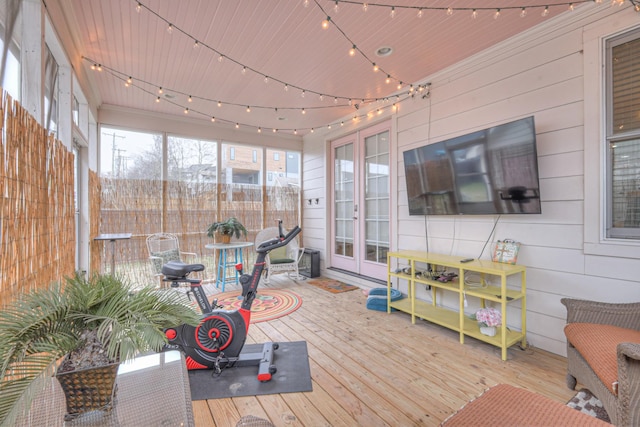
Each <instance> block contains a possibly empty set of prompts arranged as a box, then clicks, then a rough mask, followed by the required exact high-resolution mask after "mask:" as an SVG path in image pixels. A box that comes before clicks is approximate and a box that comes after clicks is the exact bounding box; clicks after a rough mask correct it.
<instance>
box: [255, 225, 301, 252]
mask: <svg viewBox="0 0 640 427" xmlns="http://www.w3.org/2000/svg"><path fill="white" fill-rule="evenodd" d="M301 231H302V229H301V228H300V227H299V226H297V225H296V226H295V227H293V229H291V231H289V232H288V233H287V234H286V235H285V234H284V229H283V228H282V221H278V233H279V236H278V237H276V238H273V239H270V240H265V241H264V242H262V243H260V244H259V245H258V247H257V248H256V252H258V253H266V252H270V251H272V250H274V249H277V248H281V247H282V246H286V245H287V244H289V242H290V241H291V240H293V238H294V237H296V236H297V235H298V234H299V233H300V232H301Z"/></svg>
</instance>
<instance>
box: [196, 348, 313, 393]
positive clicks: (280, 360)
mask: <svg viewBox="0 0 640 427" xmlns="http://www.w3.org/2000/svg"><path fill="white" fill-rule="evenodd" d="M279 345H280V347H279V348H278V349H277V350H275V351H274V353H273V354H274V357H273V359H274V364H275V365H276V367H277V368H278V371H277V372H276V373H275V374H273V377H272V378H271V381H267V382H260V381H258V378H257V375H258V366H242V367H236V368H228V369H223V370H222V372H221V373H220V375H216V374H215V373H214V371H213V370H209V369H198V370H193V371H189V384H190V386H191V400H205V399H221V398H225V397H240V396H257V395H261V394H278V393H299V392H304V391H311V390H312V389H313V387H312V384H311V372H310V370H309V354H308V353H307V342H306V341H294V342H282V343H279ZM261 350H262V344H247V345H245V346H244V349H243V353H253V352H259V351H261Z"/></svg>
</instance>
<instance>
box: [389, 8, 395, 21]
mask: <svg viewBox="0 0 640 427" xmlns="http://www.w3.org/2000/svg"><path fill="white" fill-rule="evenodd" d="M389 16H390V17H391V18H395V17H396V8H395V6H391V13H390V14H389Z"/></svg>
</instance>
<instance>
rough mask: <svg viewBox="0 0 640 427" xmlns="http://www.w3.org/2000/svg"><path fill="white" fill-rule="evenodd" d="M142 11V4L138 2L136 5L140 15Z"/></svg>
mask: <svg viewBox="0 0 640 427" xmlns="http://www.w3.org/2000/svg"><path fill="white" fill-rule="evenodd" d="M140 9H142V5H141V4H140V2H138V4H137V5H136V12H138V13H140Z"/></svg>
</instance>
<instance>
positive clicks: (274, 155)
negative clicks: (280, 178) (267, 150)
mask: <svg viewBox="0 0 640 427" xmlns="http://www.w3.org/2000/svg"><path fill="white" fill-rule="evenodd" d="M273 160H275V161H276V162H277V161H278V160H280V153H278V152H277V151H276V152H274V153H273Z"/></svg>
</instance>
